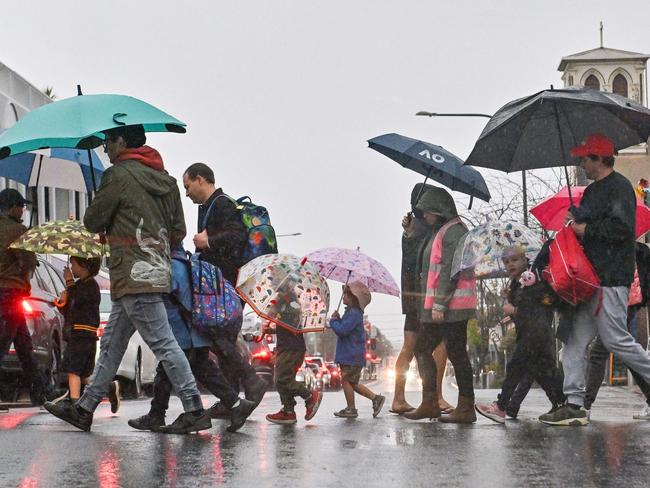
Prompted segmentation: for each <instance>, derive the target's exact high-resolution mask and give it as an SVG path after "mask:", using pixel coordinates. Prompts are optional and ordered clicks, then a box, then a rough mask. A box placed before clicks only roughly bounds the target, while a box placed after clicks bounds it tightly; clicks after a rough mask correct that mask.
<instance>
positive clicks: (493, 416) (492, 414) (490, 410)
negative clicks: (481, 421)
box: [474, 402, 506, 424]
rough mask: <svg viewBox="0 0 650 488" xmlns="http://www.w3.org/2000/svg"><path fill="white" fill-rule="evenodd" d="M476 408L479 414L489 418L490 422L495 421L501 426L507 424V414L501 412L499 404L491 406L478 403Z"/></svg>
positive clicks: (493, 403) (491, 404) (494, 403)
mask: <svg viewBox="0 0 650 488" xmlns="http://www.w3.org/2000/svg"><path fill="white" fill-rule="evenodd" d="M474 408H475V409H476V411H477V412H478V413H480V414H481V415H483V416H484V417H487V418H489V419H490V420H494V421H495V422H497V423H499V424H505V423H506V412H505V410H501V409H500V408H499V405H497V402H492V403H490V404H489V405H488V404H486V403H477V404H476V405H475V406H474Z"/></svg>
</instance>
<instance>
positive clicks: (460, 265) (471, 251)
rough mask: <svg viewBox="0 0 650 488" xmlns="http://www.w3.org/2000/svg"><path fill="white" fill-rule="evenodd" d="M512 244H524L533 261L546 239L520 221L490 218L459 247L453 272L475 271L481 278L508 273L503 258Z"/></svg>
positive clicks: (468, 234) (526, 252)
mask: <svg viewBox="0 0 650 488" xmlns="http://www.w3.org/2000/svg"><path fill="white" fill-rule="evenodd" d="M512 246H520V247H521V248H522V249H523V250H524V252H525V254H526V257H527V258H528V259H529V260H530V261H531V262H532V261H533V260H534V259H535V256H537V253H538V252H539V250H540V249H541V248H542V240H541V238H540V236H538V235H537V234H535V233H534V232H533V231H532V230H530V229H529V228H528V227H526V226H524V225H523V224H519V223H517V222H500V221H497V222H488V223H486V224H482V225H479V226H477V227H474V228H473V229H472V230H470V231H469V232H468V233H467V234H465V236H463V238H462V239H461V240H460V242H459V243H458V246H457V247H456V251H455V252H454V259H453V262H452V265H451V274H452V276H455V275H457V274H459V273H462V272H466V273H473V275H474V277H475V278H477V279H488V278H501V277H504V276H507V271H506V268H505V267H504V266H503V262H502V261H501V258H502V257H503V253H504V251H505V250H506V249H508V248H509V247H512Z"/></svg>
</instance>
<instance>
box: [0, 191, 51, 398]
mask: <svg viewBox="0 0 650 488" xmlns="http://www.w3.org/2000/svg"><path fill="white" fill-rule="evenodd" d="M29 203H31V202H29V201H28V200H25V198H23V196H22V195H21V194H20V192H19V191H18V190H14V189H13V188H7V189H5V190H2V191H0V362H2V358H3V357H4V356H5V354H7V351H8V350H9V346H11V343H12V342H13V344H14V347H15V349H16V354H17V356H18V360H19V361H20V367H21V368H22V370H23V376H24V377H25V378H26V379H27V380H28V381H29V382H30V394H31V397H32V403H40V402H41V401H42V400H41V399H40V398H38V397H39V396H41V395H42V393H43V392H42V386H43V385H42V382H41V381H40V379H39V377H38V376H37V369H36V365H35V362H34V358H33V356H32V351H33V346H32V338H31V336H30V334H29V331H28V330H27V323H26V321H25V314H24V313H23V307H22V304H21V301H22V299H23V298H24V297H26V296H29V292H30V290H31V285H30V280H31V277H32V275H33V274H34V270H35V269H36V255H35V254H34V253H33V252H29V251H22V250H19V249H9V245H10V244H11V243H12V242H13V241H15V240H16V239H18V237H20V236H21V235H22V234H24V233H25V232H26V231H27V227H25V226H24V225H23V224H22V216H23V212H24V211H25V205H27V204H29Z"/></svg>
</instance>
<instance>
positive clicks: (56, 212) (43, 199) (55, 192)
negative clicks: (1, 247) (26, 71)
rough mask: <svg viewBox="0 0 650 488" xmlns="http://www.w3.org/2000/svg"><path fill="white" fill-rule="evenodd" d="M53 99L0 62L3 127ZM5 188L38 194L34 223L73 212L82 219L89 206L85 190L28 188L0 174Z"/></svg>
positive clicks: (1, 186) (0, 119)
mask: <svg viewBox="0 0 650 488" xmlns="http://www.w3.org/2000/svg"><path fill="white" fill-rule="evenodd" d="M50 102H52V100H51V99H50V98H49V97H48V96H47V95H45V94H44V93H43V92H42V91H41V90H39V89H38V88H36V87H35V86H34V85H32V84H31V83H29V82H28V81H27V80H26V79H25V78H23V77H22V76H20V75H19V74H17V73H16V72H15V71H13V70H11V69H10V68H9V67H7V66H6V65H4V64H2V63H0V131H2V130H6V129H8V128H9V127H11V126H12V125H13V124H15V123H16V122H17V121H18V120H19V119H20V118H21V117H22V116H23V115H25V114H26V113H27V112H29V111H31V110H34V109H35V108H38V107H40V106H42V105H45V104H46V103H50ZM1 164H3V162H2V160H0V165H1ZM4 188H15V189H17V190H18V191H20V192H21V193H22V194H23V195H26V197H27V198H28V199H30V200H34V198H35V197H36V201H37V205H38V208H37V218H35V219H34V225H36V224H40V223H43V222H46V221H50V220H65V219H67V218H69V217H71V216H72V217H74V218H77V219H81V218H82V217H83V214H84V212H85V210H86V207H87V206H88V196H87V195H86V194H85V193H80V192H76V191H71V190H66V189H61V188H51V187H46V186H42V185H40V186H39V187H38V188H34V187H32V188H26V187H25V185H23V184H21V183H19V182H16V181H13V180H11V179H8V178H4V177H1V176H0V190H3V189H4ZM30 217H31V215H30V213H29V212H27V213H26V215H25V222H29V220H30Z"/></svg>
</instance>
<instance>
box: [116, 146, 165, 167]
mask: <svg viewBox="0 0 650 488" xmlns="http://www.w3.org/2000/svg"><path fill="white" fill-rule="evenodd" d="M128 160H133V161H138V162H140V163H142V164H144V165H145V166H149V167H150V168H153V169H155V170H157V171H164V170H165V165H164V163H163V160H162V156H161V155H160V153H159V152H158V151H156V150H155V149H154V148H153V147H149V146H142V147H133V148H127V149H125V150H124V151H122V152H121V153H120V154H119V156H118V157H117V160H116V161H115V163H114V164H119V163H121V162H122V161H128Z"/></svg>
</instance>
